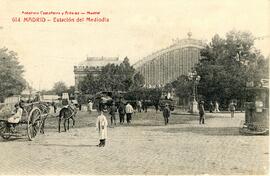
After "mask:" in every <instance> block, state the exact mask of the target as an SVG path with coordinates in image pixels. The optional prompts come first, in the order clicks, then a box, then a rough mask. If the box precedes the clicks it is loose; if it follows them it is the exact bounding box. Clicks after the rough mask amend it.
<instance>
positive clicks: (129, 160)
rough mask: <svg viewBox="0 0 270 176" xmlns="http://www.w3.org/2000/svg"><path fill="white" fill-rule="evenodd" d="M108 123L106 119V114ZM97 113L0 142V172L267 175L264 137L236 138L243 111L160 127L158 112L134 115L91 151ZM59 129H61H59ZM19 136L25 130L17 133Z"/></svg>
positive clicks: (176, 116) (184, 118)
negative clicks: (32, 135) (31, 137)
mask: <svg viewBox="0 0 270 176" xmlns="http://www.w3.org/2000/svg"><path fill="white" fill-rule="evenodd" d="M105 115H106V117H107V119H108V123H109V125H110V118H109V115H108V114H105ZM96 116H97V113H96V112H92V114H89V113H88V112H79V113H78V117H77V118H76V125H75V127H74V128H71V129H70V131H68V132H61V133H58V132H57V119H56V118H55V117H50V118H48V120H47V122H46V125H45V134H44V135H41V134H40V135H38V136H37V137H36V138H35V140H34V141H27V138H26V137H23V138H20V139H18V138H13V139H11V140H8V141H5V140H3V139H1V140H0V160H1V164H0V173H1V174H109V175H112V174H155V175H156V174H245V175H248V174H257V175H258V174H259V175H262V174H267V173H268V170H269V167H268V157H269V153H268V136H243V135H241V134H239V127H240V124H241V121H242V120H244V113H240V112H239V113H236V115H235V118H233V119H232V118H230V114H229V113H217V114H214V113H211V114H209V113H207V114H206V124H205V125H199V124H198V116H195V115H188V114H186V113H182V112H177V111H176V112H174V113H173V114H172V117H171V118H170V122H169V125H167V126H165V125H164V122H163V117H162V113H161V112H158V113H156V112H155V111H154V110H152V109H150V111H149V112H147V113H144V112H142V113H136V114H135V115H134V116H133V120H132V122H131V125H130V126H127V125H126V124H125V125H122V126H120V125H119V119H118V117H117V126H116V127H114V128H112V127H110V126H109V128H108V139H107V141H106V142H107V143H106V146H105V147H104V148H99V147H96V145H97V144H98V142H99V140H98V135H97V132H96V131H95V119H96ZM61 128H62V131H63V126H61ZM22 132H24V131H22Z"/></svg>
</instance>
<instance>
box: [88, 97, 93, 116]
mask: <svg viewBox="0 0 270 176" xmlns="http://www.w3.org/2000/svg"><path fill="white" fill-rule="evenodd" d="M88 111H89V113H91V112H92V111H93V103H92V101H91V100H90V101H89V103H88Z"/></svg>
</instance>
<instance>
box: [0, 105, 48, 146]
mask: <svg viewBox="0 0 270 176" xmlns="http://www.w3.org/2000/svg"><path fill="white" fill-rule="evenodd" d="M7 106H8V105H7ZM22 109H23V113H22V118H21V120H20V121H19V122H18V123H16V124H14V123H12V124H11V123H9V122H8V120H7V119H6V118H4V117H3V116H0V136H1V137H2V138H3V139H6V140H8V139H9V138H10V137H11V136H14V137H23V136H27V137H28V139H29V140H30V141H31V140H33V139H34V138H35V137H36V136H37V135H38V134H39V133H44V124H45V120H46V118H47V116H48V114H49V106H47V104H46V103H42V102H35V103H28V104H24V105H23V108H22ZM18 126H26V129H25V131H26V133H23V132H22V130H20V131H16V128H17V127H18ZM14 129H15V130H14ZM22 129H23V128H22Z"/></svg>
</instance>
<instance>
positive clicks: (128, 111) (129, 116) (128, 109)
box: [126, 103, 134, 124]
mask: <svg viewBox="0 0 270 176" xmlns="http://www.w3.org/2000/svg"><path fill="white" fill-rule="evenodd" d="M133 112H134V110H133V108H132V106H131V105H130V104H129V103H127V105H126V114H127V123H128V124H130V121H131V120H132V113H133Z"/></svg>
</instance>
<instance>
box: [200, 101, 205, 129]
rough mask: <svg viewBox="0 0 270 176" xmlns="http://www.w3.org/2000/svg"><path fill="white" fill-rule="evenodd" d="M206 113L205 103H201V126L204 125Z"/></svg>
mask: <svg viewBox="0 0 270 176" xmlns="http://www.w3.org/2000/svg"><path fill="white" fill-rule="evenodd" d="M204 114H205V111H204V101H201V102H200V103H199V115H200V120H199V124H204V120H205V117H204Z"/></svg>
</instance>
